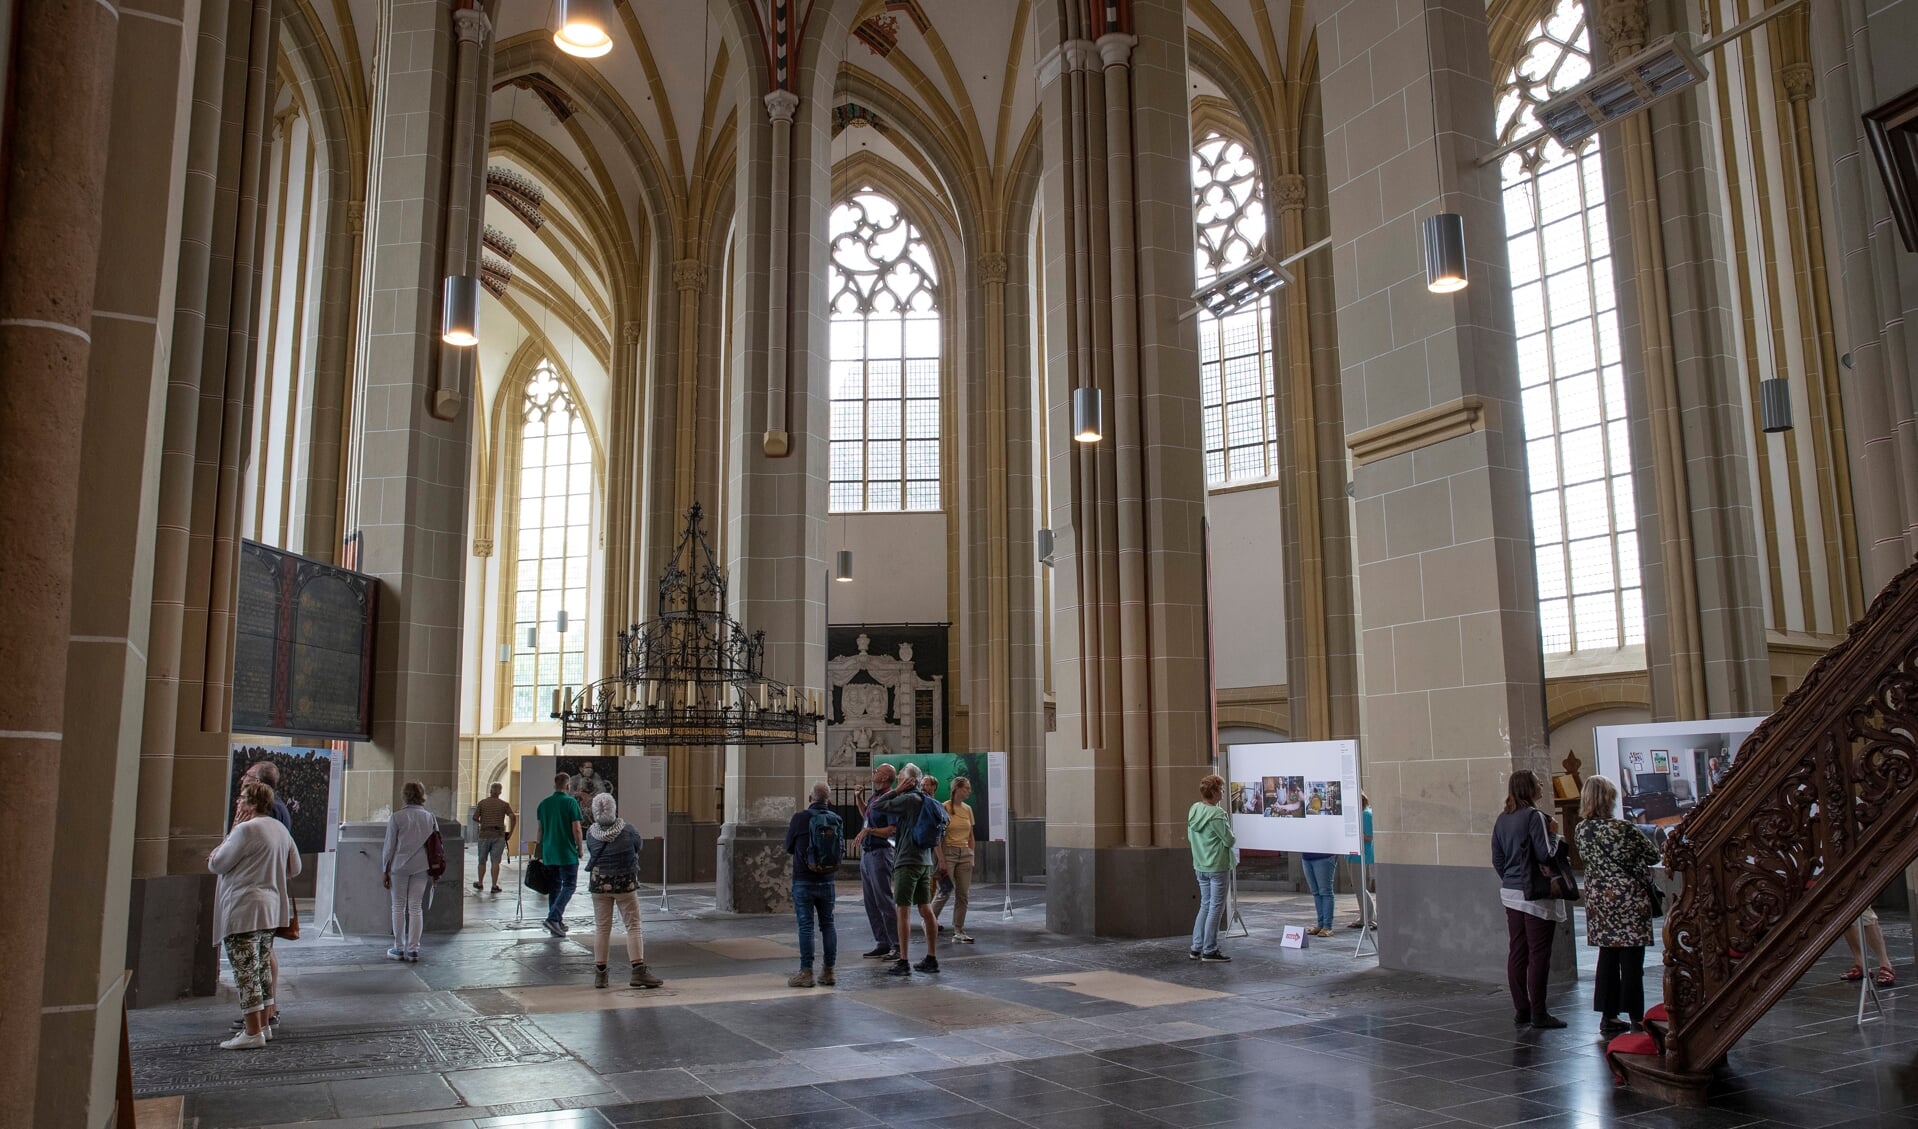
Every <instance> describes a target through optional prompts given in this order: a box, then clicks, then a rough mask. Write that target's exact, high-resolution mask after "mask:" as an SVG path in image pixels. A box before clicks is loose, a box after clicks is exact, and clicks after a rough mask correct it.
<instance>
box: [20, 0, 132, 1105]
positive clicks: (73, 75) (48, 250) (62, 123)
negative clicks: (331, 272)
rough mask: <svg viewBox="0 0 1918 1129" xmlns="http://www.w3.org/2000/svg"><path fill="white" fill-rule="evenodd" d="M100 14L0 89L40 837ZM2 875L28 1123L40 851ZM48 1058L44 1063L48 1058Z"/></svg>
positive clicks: (58, 636) (54, 712) (60, 648)
mask: <svg viewBox="0 0 1918 1129" xmlns="http://www.w3.org/2000/svg"><path fill="white" fill-rule="evenodd" d="M115 24H116V14H115V12H114V11H113V10H112V9H110V8H107V7H106V6H105V5H99V4H89V3H85V2H83V0H70V2H68V3H47V4H36V5H33V6H31V7H23V8H22V9H20V10H19V11H18V12H16V13H14V24H13V29H14V30H13V36H14V41H13V43H12V44H11V45H10V46H11V47H12V51H11V54H10V57H9V58H8V59H7V60H6V61H5V62H4V63H0V65H4V66H6V67H8V68H9V71H8V73H5V74H3V75H0V78H4V79H5V80H6V81H7V82H8V89H9V95H8V97H9V99H10V100H11V102H12V105H11V106H10V107H9V109H10V111H11V113H12V120H10V121H9V122H7V123H6V124H5V126H4V127H3V128H5V129H6V130H7V143H8V147H9V149H10V150H11V158H12V164H11V167H9V168H7V169H5V170H3V171H0V175H4V176H5V177H6V181H5V189H4V194H0V209H3V210H0V240H3V241H4V245H5V247H6V254H5V256H4V257H0V515H4V517H0V593H5V597H4V598H5V600H6V605H7V611H8V617H7V630H6V631H4V632H0V668H4V669H6V670H7V671H9V672H11V680H12V685H11V686H9V687H8V690H7V693H6V694H5V695H3V696H0V756H4V763H5V765H6V768H7V779H6V783H5V786H4V787H0V816H4V817H5V818H6V819H7V820H8V821H9V824H10V825H11V826H13V827H28V826H32V825H33V824H34V822H35V821H38V822H40V823H41V824H42V825H43V826H44V824H45V821H46V816H47V813H48V812H52V811H58V810H60V809H59V803H58V800H59V786H60V777H61V768H62V759H63V758H62V749H63V745H65V744H67V743H68V742H67V740H66V734H65V729H66V724H67V708H66V704H65V698H66V693H67V681H68V672H67V653H68V648H69V642H68V640H69V635H70V631H71V629H70V626H69V622H68V613H69V611H70V610H71V608H72V606H73V596H74V592H73V576H72V570H73V547H74V534H75V505H76V502H77V500H78V494H79V485H80V475H79V471H80V463H81V439H80V435H81V427H82V424H83V421H84V418H85V412H86V398H87V364H88V356H89V352H90V350H91V348H92V334H91V330H92V323H91V319H90V317H89V316H88V311H90V310H91V309H92V308H93V292H94V272H95V264H96V261H97V259H98V254H99V248H100V239H101V221H100V210H101V206H102V203H103V199H104V195H105V192H104V173H103V168H104V165H105V163H106V154H107V129H108V119H109V113H110V103H111V98H112V94H113V80H114V37H115V30H116V29H115ZM17 838H18V839H19V841H18V842H16V843H14V844H13V845H12V847H11V848H10V854H11V856H12V857H11V858H10V859H9V861H8V863H7V873H8V875H9V878H10V879H11V880H10V882H9V883H8V885H9V893H10V900H12V901H13V902H14V905H13V907H12V909H11V910H10V911H9V912H8V914H7V917H6V923H5V924H4V925H0V943H4V945H5V949H6V953H7V965H8V967H7V975H6V976H5V977H0V982H3V983H0V1008H4V1010H5V1013H6V1014H7V1015H9V1016H12V1017H14V1018H15V1019H16V1022H15V1023H14V1024H13V1030H12V1031H11V1032H10V1033H9V1038H8V1039H7V1040H6V1045H5V1047H4V1048H0V1085H3V1086H4V1087H5V1090H6V1093H7V1095H8V1101H9V1103H10V1104H11V1105H12V1106H13V1107H14V1108H15V1109H20V1108H23V1106H24V1107H31V1106H32V1104H33V1096H34V1093H35V1087H36V1084H37V1083H36V1079H37V1075H38V1070H39V1058H40V1050H41V1023H40V1016H41V1007H42V1004H43V1001H44V999H45V997H44V993H43V985H42V973H43V971H44V970H45V969H46V968H47V964H46V959H45V958H46V950H47V945H48V933H49V926H50V925H51V924H52V921H53V917H52V911H53V905H54V903H53V899H52V898H51V897H50V895H51V889H50V885H51V880H52V876H53V858H54V842H53V838H52V836H50V835H47V834H44V833H42V834H39V835H22V836H18V837H17ZM51 1050H52V1048H51V1047H50V1048H49V1052H51Z"/></svg>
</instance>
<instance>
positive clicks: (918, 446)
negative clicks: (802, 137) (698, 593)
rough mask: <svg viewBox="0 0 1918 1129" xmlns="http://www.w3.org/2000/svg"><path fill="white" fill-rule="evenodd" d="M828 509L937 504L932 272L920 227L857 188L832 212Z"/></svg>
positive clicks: (935, 278) (936, 337)
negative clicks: (829, 491)
mask: <svg viewBox="0 0 1918 1129" xmlns="http://www.w3.org/2000/svg"><path fill="white" fill-rule="evenodd" d="M827 237H828V240H829V245H830V251H831V257H832V277H831V278H830V279H829V280H828V283H827V289H828V293H829V295H830V298H829V302H830V308H831V310H832V329H831V332H832V362H831V363H832V477H831V499H832V501H831V509H832V511H833V512H835V513H846V512H857V511H886V510H937V509H939V507H940V490H939V440H940V435H939V429H940V420H939V416H940V403H939V366H940V324H939V317H940V314H939V275H938V270H937V269H936V267H935V266H934V263H933V257H932V251H931V248H930V247H928V246H927V244H926V239H925V235H924V233H922V232H921V231H920V230H919V228H918V227H917V226H915V225H914V224H913V223H912V222H911V221H910V220H909V219H908V218H907V217H906V214H905V212H904V211H903V210H902V209H901V208H900V207H899V205H898V204H897V203H896V202H895V201H893V200H892V199H890V198H888V197H886V196H884V195H882V194H881V193H879V192H877V191H875V190H873V189H872V188H870V187H866V188H861V189H860V190H859V191H858V192H856V193H854V194H853V195H852V196H851V197H850V198H849V199H847V200H846V201H845V202H844V203H841V204H840V205H839V206H838V207H836V208H834V209H833V210H832V215H831V219H830V222H829V227H828V229H827Z"/></svg>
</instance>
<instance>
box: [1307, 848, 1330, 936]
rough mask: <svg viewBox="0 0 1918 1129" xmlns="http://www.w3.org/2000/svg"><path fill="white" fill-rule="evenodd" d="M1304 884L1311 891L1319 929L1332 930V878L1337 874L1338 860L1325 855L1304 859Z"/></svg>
mask: <svg viewBox="0 0 1918 1129" xmlns="http://www.w3.org/2000/svg"><path fill="white" fill-rule="evenodd" d="M1302 861H1303V862H1304V863H1305V884H1306V886H1307V887H1309V888H1310V889H1311V891H1312V906H1313V908H1314V909H1316V910H1318V912H1319V928H1320V929H1330V928H1332V911H1333V910H1334V909H1335V908H1336V907H1335V905H1334V902H1333V896H1332V887H1333V881H1332V876H1333V875H1334V874H1336V873H1337V872H1338V865H1339V860H1338V859H1337V858H1336V857H1334V856H1332V855H1327V856H1326V857H1324V858H1322V859H1304V860H1302Z"/></svg>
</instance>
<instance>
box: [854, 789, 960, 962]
mask: <svg viewBox="0 0 1918 1129" xmlns="http://www.w3.org/2000/svg"><path fill="white" fill-rule="evenodd" d="M923 776H924V773H922V772H920V770H919V766H918V765H916V764H908V765H907V766H906V767H905V768H903V769H901V770H900V772H899V783H898V786H897V787H895V788H894V789H893V790H892V791H891V792H888V793H886V794H885V795H884V796H880V797H877V798H875V799H874V800H873V802H872V806H873V809H874V810H875V811H877V812H879V814H881V815H883V816H889V817H891V821H892V824H893V826H895V827H897V828H898V829H899V835H898V841H897V844H896V845H895V846H894V847H893V856H894V857H893V864H892V904H893V907H894V913H895V915H896V917H897V918H898V926H899V933H898V937H899V958H898V959H897V960H896V961H894V962H893V966H892V968H890V969H888V970H887V971H888V974H889V975H892V976H911V975H912V973H913V970H914V969H917V970H919V971H920V972H938V971H939V923H938V922H937V921H934V920H933V917H932V853H933V850H934V849H935V848H936V847H937V846H938V845H939V843H940V842H941V840H943V839H944V838H945V834H946V830H945V807H944V805H942V804H940V803H939V801H938V800H935V799H933V798H932V797H931V796H928V795H927V794H926V793H925V792H923V791H921V790H920V785H921V782H922V780H921V778H922V777H923ZM928 805H930V810H928ZM935 812H936V813H937V814H936V815H934V814H933V813H935ZM914 909H917V910H918V911H919V918H920V921H921V922H922V923H923V924H924V925H925V929H926V956H925V959H924V960H921V961H920V962H919V963H918V964H913V963H911V955H910V949H911V947H912V911H913V910H914Z"/></svg>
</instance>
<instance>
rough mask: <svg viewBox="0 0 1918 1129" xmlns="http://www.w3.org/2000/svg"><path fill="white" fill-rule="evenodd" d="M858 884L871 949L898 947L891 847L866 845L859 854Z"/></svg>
mask: <svg viewBox="0 0 1918 1129" xmlns="http://www.w3.org/2000/svg"><path fill="white" fill-rule="evenodd" d="M859 885H860V890H861V891H862V892H863V893H864V895H865V899H866V921H867V923H868V924H870V925H871V926H872V943H873V946H874V947H875V948H877V947H878V946H880V945H884V946H886V947H887V948H889V949H894V950H897V949H898V948H899V919H898V917H896V916H894V915H893V912H892V909H893V907H892V848H891V847H867V848H866V849H865V851H864V852H862V853H861V854H860V856H859Z"/></svg>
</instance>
